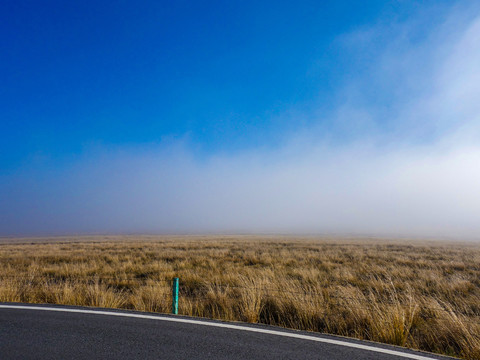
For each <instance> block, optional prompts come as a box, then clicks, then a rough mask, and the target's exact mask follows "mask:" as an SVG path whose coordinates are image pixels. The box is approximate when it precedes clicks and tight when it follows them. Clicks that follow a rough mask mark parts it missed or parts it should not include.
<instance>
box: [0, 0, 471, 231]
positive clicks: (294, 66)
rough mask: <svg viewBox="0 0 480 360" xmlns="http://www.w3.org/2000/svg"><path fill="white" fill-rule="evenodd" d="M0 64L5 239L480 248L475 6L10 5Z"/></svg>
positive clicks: (1, 30) (0, 195)
mask: <svg viewBox="0 0 480 360" xmlns="http://www.w3.org/2000/svg"><path fill="white" fill-rule="evenodd" d="M280 3H281V4H280ZM0 47H1V49H0V54H2V55H1V56H0V125H1V136H2V138H1V139H2V141H1V142H0V236H9V235H45V234H73V233H75V234H77V233H205V232H207V233H209V232H217V233H218V232H225V233H309V234H330V233H335V234H363V235H389V236H395V235H402V236H429V237H454V238H467V237H468V238H472V237H473V238H477V239H478V238H480V4H479V3H478V2H476V1H459V2H454V1H392V2H390V3H387V2H385V1H366V2H358V1H331V2H329V1H322V2H320V1H292V2H278V1H254V2H248V1H238V2H237V1H227V2H208V3H207V2H186V1H175V2H161V1H152V2H140V1H139V2H123V1H111V2H108V1H105V2H101V3H99V2H93V1H92V2H90V1H83V2H81V3H78V4H76V3H72V2H65V1H49V2H46V3H45V2H42V3H41V4H40V3H39V2H37V1H32V2H19V1H2V4H1V5H0Z"/></svg>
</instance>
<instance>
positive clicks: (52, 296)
mask: <svg viewBox="0 0 480 360" xmlns="http://www.w3.org/2000/svg"><path fill="white" fill-rule="evenodd" d="M22 242H23V243H22ZM173 277H179V278H180V284H181V292H180V306H179V313H180V314H185V315H192V316H202V317H210V318H216V319H224V320H240V321H248V322H260V323H266V324H273V325H279V326H284V327H289V328H295V329H304V330H312V331H319V332H326V333H331V334H338V335H345V336H353V337H356V338H359V339H368V340H374V341H380V342H385V343H389V344H395V345H401V346H407V347H411V348H416V349H422V350H427V351H433V352H438V353H442V354H448V355H455V356H460V357H463V358H465V359H480V246H479V245H478V244H455V243H451V244H447V243H440V242H428V243H427V242H421V243H420V242H413V241H410V242H408V241H386V240H385V241H380V240H355V239H314V238H302V239H290V238H284V237H251V236H245V237H219V236H217V237H183V238H182V237H137V238H134V237H117V238H114V237H106V238H102V239H100V238H94V237H91V238H78V239H77V238H57V239H56V240H55V241H48V240H47V239H37V240H36V241H34V240H30V239H23V240H12V239H11V240H10V241H5V240H3V242H2V243H0V301H15V302H30V303H56V304H70V305H86V306H100V307H114V308H126V309H136V310H142V311H155V312H170V309H171V294H170V291H171V279H172V278H173Z"/></svg>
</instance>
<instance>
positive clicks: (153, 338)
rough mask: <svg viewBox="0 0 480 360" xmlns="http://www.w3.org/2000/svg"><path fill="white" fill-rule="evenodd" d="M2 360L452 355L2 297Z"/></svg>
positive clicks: (391, 359) (420, 358)
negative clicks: (3, 298)
mask: <svg viewBox="0 0 480 360" xmlns="http://www.w3.org/2000/svg"><path fill="white" fill-rule="evenodd" d="M13 306H17V307H18V308H14V307H13ZM379 351H383V352H379ZM0 359H1V360H4V359H22V360H26V359H205V360H206V359H259V360H260V359H261V360H266V359H296V360H297V359H329V360H349V359H359V360H366V359H372V360H373V359H375V360H379V359H385V360H400V359H401V360H404V359H417V360H426V359H449V358H447V357H440V356H435V355H431V354H428V353H422V352H414V351H410V350H406V349H403V348H399V347H393V346H386V345H381V344H376V343H371V342H362V341H357V340H350V339H346V338H342V337H334V336H325V335H318V334H314V333H309V332H301V331H293V330H291V331H289V330H284V329H281V328H278V327H272V326H257V325H248V324H243V323H225V322H218V321H209V320H203V319H196V318H188V317H179V316H168V315H158V314H152V313H140V312H125V311H115V310H106V309H91V308H82V307H64V306H52V305H44V306H42V305H40V306H39V305H26V304H13V303H8V304H7V303H0Z"/></svg>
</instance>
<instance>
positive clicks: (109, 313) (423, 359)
mask: <svg viewBox="0 0 480 360" xmlns="http://www.w3.org/2000/svg"><path fill="white" fill-rule="evenodd" d="M0 309H19V310H40V311H58V312H67V313H79V314H94V315H107V316H120V317H130V318H137V319H150V320H157V321H170V322H177V323H185V324H195V325H203V326H212V327H218V328H225V329H233V330H242V331H250V332H256V333H262V334H270V335H277V336H285V337H289V338H295V339H302V340H311V341H317V342H322V343H327V344H334V345H340V346H346V347H351V348H356V349H361V350H367V351H375V352H379V353H383V354H388V355H395V356H400V357H403V358H407V359H416V360H432V359H435V358H432V357H426V356H421V355H416V354H409V353H403V352H400V351H396V350H389V349H383V348H377V347H374V346H369V345H362V344H357V343H354V342H347V341H341V340H333V339H326V338H321V337H317V336H309V335H302V334H295V333H290V332H283V331H277V330H267V329H260V328H255V327H248V326H242V325H233V324H225V323H217V322H209V321H202V320H191V319H182V318H177V317H167V316H161V315H143V314H134V313H123V312H118V311H101V310H86V309H69V308H59V307H58V308H57V307H43V306H22V305H2V304H0Z"/></svg>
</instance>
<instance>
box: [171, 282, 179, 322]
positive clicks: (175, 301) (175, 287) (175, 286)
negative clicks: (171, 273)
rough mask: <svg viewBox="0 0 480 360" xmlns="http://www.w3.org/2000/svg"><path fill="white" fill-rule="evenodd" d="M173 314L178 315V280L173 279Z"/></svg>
mask: <svg viewBox="0 0 480 360" xmlns="http://www.w3.org/2000/svg"><path fill="white" fill-rule="evenodd" d="M172 314H174V315H177V314H178V278H173V286H172Z"/></svg>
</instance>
